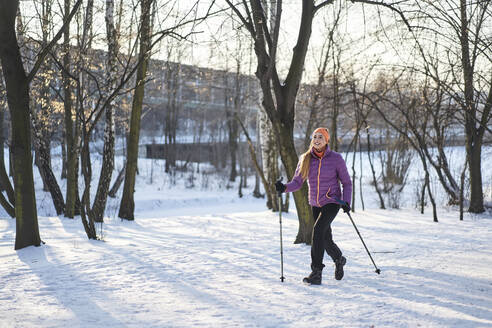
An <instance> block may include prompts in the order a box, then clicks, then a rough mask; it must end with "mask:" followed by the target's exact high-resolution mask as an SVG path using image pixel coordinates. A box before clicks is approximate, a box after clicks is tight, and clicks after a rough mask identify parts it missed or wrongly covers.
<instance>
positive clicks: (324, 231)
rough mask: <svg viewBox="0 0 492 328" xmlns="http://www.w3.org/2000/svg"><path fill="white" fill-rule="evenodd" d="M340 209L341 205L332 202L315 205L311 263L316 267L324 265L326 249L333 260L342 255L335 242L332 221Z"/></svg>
mask: <svg viewBox="0 0 492 328" xmlns="http://www.w3.org/2000/svg"><path fill="white" fill-rule="evenodd" d="M338 210H340V205H338V204H332V203H328V204H326V205H325V206H323V207H315V206H313V217H314V219H315V220H316V222H315V223H314V227H313V240H312V243H311V265H312V266H314V267H317V268H322V267H323V255H324V252H325V250H326V253H328V255H330V256H331V258H332V259H333V261H336V260H338V259H339V258H340V257H341V256H342V252H341V251H340V249H339V248H338V246H337V245H336V244H335V243H334V242H333V237H332V234H331V223H332V222H333V220H334V219H335V216H336V215H337V213H338ZM320 213H321V215H320ZM318 217H319V218H318Z"/></svg>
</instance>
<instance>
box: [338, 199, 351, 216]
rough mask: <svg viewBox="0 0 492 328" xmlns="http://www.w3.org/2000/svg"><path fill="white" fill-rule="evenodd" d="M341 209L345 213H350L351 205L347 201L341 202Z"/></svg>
mask: <svg viewBox="0 0 492 328" xmlns="http://www.w3.org/2000/svg"><path fill="white" fill-rule="evenodd" d="M340 207H341V208H342V210H343V211H344V212H345V213H348V212H350V205H349V203H347V202H346V201H344V200H342V201H341V203H340Z"/></svg>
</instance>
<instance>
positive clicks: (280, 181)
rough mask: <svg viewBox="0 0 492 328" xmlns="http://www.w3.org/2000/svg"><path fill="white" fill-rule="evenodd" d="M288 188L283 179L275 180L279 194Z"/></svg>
mask: <svg viewBox="0 0 492 328" xmlns="http://www.w3.org/2000/svg"><path fill="white" fill-rule="evenodd" d="M286 188H287V187H286V186H285V185H284V184H283V183H282V180H277V182H275V190H277V192H278V193H279V194H281V193H283V192H284V191H285V189H286Z"/></svg>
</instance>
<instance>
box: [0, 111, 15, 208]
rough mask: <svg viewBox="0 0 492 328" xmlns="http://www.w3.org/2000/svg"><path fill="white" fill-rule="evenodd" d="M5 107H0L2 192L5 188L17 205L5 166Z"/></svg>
mask: <svg viewBox="0 0 492 328" xmlns="http://www.w3.org/2000/svg"><path fill="white" fill-rule="evenodd" d="M3 125H4V109H3V108H0V127H1V128H2V129H1V131H0V192H1V191H3V190H5V192H6V193H7V198H8V201H9V203H10V206H11V207H12V206H15V193H14V189H13V188H12V184H11V183H10V179H9V176H8V175H7V169H6V167H5V161H4V159H5V154H4V151H5V150H4V144H5V139H4V134H3V133H4V131H5V130H4V129H3Z"/></svg>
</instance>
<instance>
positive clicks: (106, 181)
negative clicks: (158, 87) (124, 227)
mask: <svg viewBox="0 0 492 328" xmlns="http://www.w3.org/2000/svg"><path fill="white" fill-rule="evenodd" d="M106 34H107V41H108V60H107V66H108V71H107V78H108V81H109V90H107V92H108V94H109V93H110V92H111V91H112V90H113V89H114V88H115V85H116V83H117V82H116V76H117V75H116V73H117V70H118V68H117V56H118V51H119V50H118V49H119V46H118V39H117V35H116V30H115V26H114V1H113V0H106ZM114 131H115V126H114V101H111V102H110V103H109V104H108V105H107V106H106V122H105V128H104V147H103V149H104V151H103V161H102V166H101V174H100V176H99V184H98V186H97V192H96V197H95V199H94V205H93V206H92V215H93V216H94V221H95V222H103V217H104V211H105V209H106V202H107V199H108V192H109V185H110V183H111V177H112V175H113V169H114V142H115V141H114Z"/></svg>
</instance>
